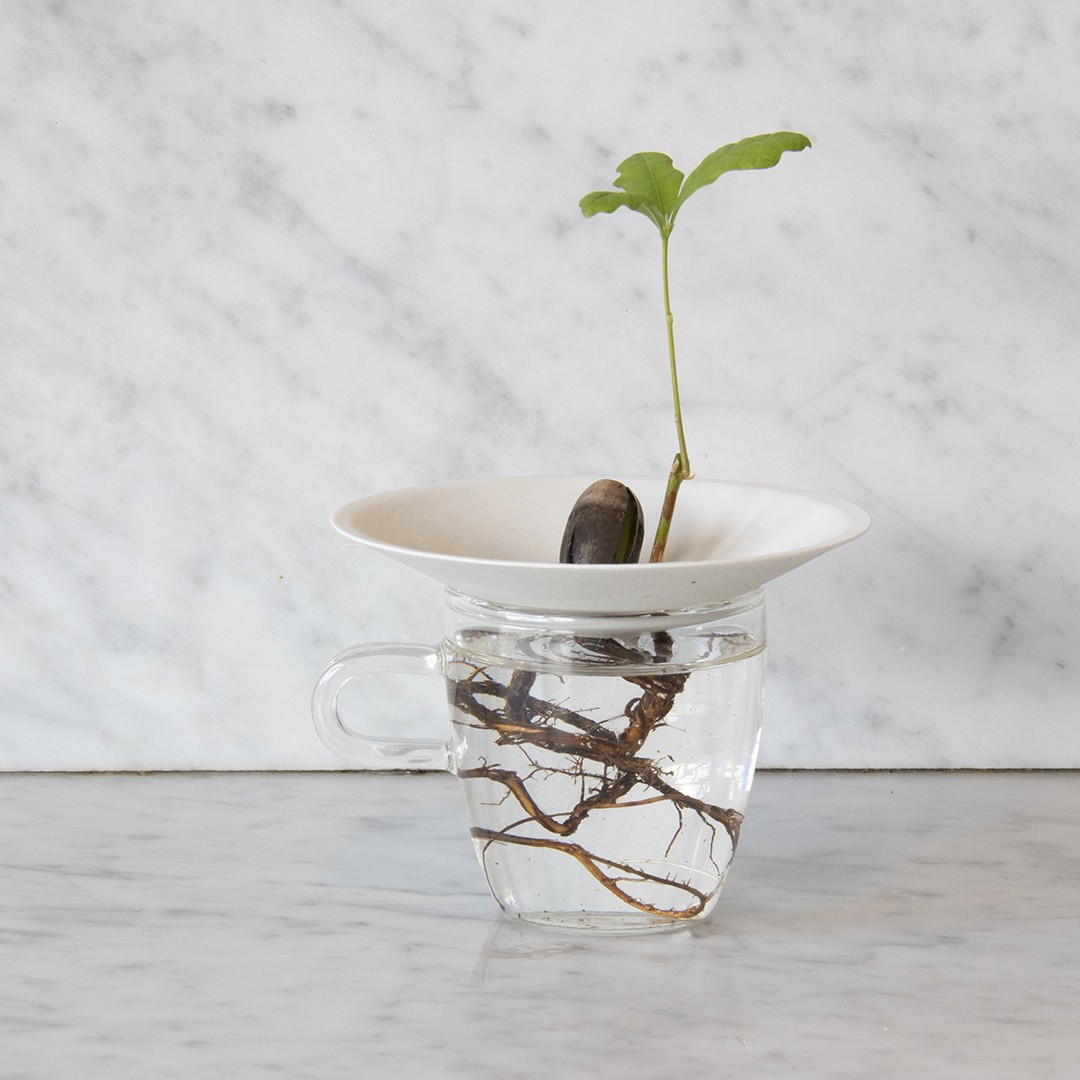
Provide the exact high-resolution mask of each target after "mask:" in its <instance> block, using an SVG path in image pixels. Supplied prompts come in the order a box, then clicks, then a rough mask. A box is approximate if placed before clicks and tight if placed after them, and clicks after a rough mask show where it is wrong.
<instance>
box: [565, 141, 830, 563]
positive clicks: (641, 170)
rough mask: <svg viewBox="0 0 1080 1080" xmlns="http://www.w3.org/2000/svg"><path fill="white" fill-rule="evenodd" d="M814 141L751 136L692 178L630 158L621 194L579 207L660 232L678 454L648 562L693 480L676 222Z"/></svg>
mask: <svg viewBox="0 0 1080 1080" xmlns="http://www.w3.org/2000/svg"><path fill="white" fill-rule="evenodd" d="M809 145H810V140H809V139H808V138H807V137H806V136H805V135H799V134H798V133H797V132H794V131H777V132H774V133H773V134H771V135H752V136H751V137H750V138H748V139H742V140H741V141H740V142H736V143H729V144H728V145H726V146H721V147H720V149H719V150H714V151H713V152H712V153H711V154H709V155H708V157H706V158H705V160H704V161H702V163H701V164H700V165H698V167H697V168H696V169H694V170H693V172H691V173H690V175H689V176H686V177H684V176H683V174H682V173H681V172H680V171H679V170H678V169H676V168H675V166H674V165H673V164H672V161H671V158H669V157H668V156H667V154H658V153H656V152H654V151H649V152H646V153H641V154H631V156H630V157H628V158H627V159H626V160H625V161H624V162H623V163H622V164H621V165H620V166H619V172H618V175H617V176H616V177H615V187H616V188H619V189H620V190H618V191H591V192H589V194H588V195H586V196H585V197H584V198H583V199H582V200H581V202H580V204H579V205H580V206H581V212H582V213H583V214H584V215H585V216H586V217H592V216H593V215H594V214H611V213H613V212H614V211H616V210H618V209H619V208H620V207H623V206H625V207H627V208H628V209H630V210H636V211H637V212H638V213H639V214H644V215H645V217H647V218H648V219H649V220H650V221H651V222H652V223H653V224H654V225H655V226H656V227H657V229H659V231H660V257H661V268H662V282H663V292H664V317H665V319H666V320H667V344H668V364H669V367H670V370H671V394H672V399H673V402H674V406H675V431H676V434H677V435H678V440H679V449H678V451H677V452H676V454H675V460H674V462H673V463H672V466H671V472H670V474H669V475H668V481H667V487H666V488H665V491H664V504H663V507H662V508H661V511H660V519H659V523H658V525H657V528H656V536H655V539H654V540H653V547H652V554H651V555H650V557H649V561H650V562H660V561H661V560H662V559H663V557H664V548H665V547H666V545H667V538H668V531H669V530H670V528H671V517H672V514H673V513H674V512H675V500H676V498H677V497H678V494H679V486H680V485H681V484H682V482H683V481H684V480H689V479H690V477H691V475H692V473H691V471H690V455H689V454H688V453H687V449H686V435H685V432H684V431H683V418H682V403H681V402H680V400H679V371H678V366H677V364H676V361H675V317H674V316H673V315H672V313H671V290H670V287H669V283H668V242H669V240H670V238H671V233H672V230H673V229H674V228H675V219H676V218H677V216H678V214H679V211H680V210H681V209H682V207H683V204H684V203H685V202H686V200H687V199H689V198H690V196H691V195H693V194H694V193H695V192H696V191H699V190H700V189H701V188H703V187H708V185H709V184H711V183H713V182H714V181H716V180H718V179H719V178H720V177H721V176H723V175H724V173H726V172H733V171H735V170H736V169H769V168H771V167H772V166H773V165H775V164H776V163H777V162H778V161H779V160H780V157H781V155H782V154H783V153H784V152H785V151H787V150H805V149H806V147H808V146H809Z"/></svg>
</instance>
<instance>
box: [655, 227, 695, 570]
mask: <svg viewBox="0 0 1080 1080" xmlns="http://www.w3.org/2000/svg"><path fill="white" fill-rule="evenodd" d="M670 235H671V223H670V222H668V223H666V224H664V225H663V226H661V228H660V242H661V254H662V262H663V275H664V316H665V318H666V319H667V341H668V363H669V365H670V367H671V397H672V400H673V402H674V403H675V432H676V434H677V435H678V437H679V452H678V453H677V454H676V455H675V460H674V462H673V463H672V465H671V472H670V474H669V475H668V482H667V488H666V489H665V491H664V505H663V508H662V509H661V511H660V520H659V522H658V523H657V526H656V537H655V539H654V540H653V548H652V554H651V555H650V556H649V562H662V561H663V558H664V548H665V547H666V546H667V538H668V531H669V530H670V529H671V516H672V514H674V512H675V500H676V498H677V497H678V494H679V485H680V484H681V483H682V482H683V481H684V480H689V479H690V455H689V454H688V453H687V452H686V435H685V433H684V432H683V422H682V402H681V401H680V399H679V369H678V366H677V365H676V363H675V316H674V315H672V313H671V291H670V289H669V287H668V238H669V237H670Z"/></svg>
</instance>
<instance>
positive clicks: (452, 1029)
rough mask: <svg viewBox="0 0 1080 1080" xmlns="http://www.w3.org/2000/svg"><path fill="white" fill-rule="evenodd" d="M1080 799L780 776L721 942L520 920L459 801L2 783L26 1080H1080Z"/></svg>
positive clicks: (400, 789)
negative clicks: (603, 934)
mask: <svg viewBox="0 0 1080 1080" xmlns="http://www.w3.org/2000/svg"><path fill="white" fill-rule="evenodd" d="M1078 802H1080V774H1077V773H1009V774H993V775H987V774H967V773H950V774H906V773H898V774H892V773H875V774H831V773H795V774H786V773H765V774H761V775H759V777H758V779H757V782H756V785H755V790H754V797H753V799H752V802H751V807H750V813H749V815H748V818H747V823H746V827H745V830H744V834H743V843H742V846H741V848H740V852H739V855H738V857H737V858H736V860H735V865H734V869H733V872H732V876H731V877H730V879H729V882H728V885H727V887H726V889H725V891H724V894H723V896H722V897H721V901H720V905H719V907H718V908H717V910H716V912H715V913H714V914H713V916H712V917H711V918H710V920H709V921H707V922H706V923H704V924H702V925H700V926H695V927H693V928H684V929H681V930H678V931H675V932H672V933H666V934H656V935H650V936H640V937H619V938H598V937H592V936H580V935H574V934H567V933H560V932H553V931H544V930H539V929H534V928H529V927H524V926H520V925H517V924H514V923H511V922H510V921H508V920H506V919H505V918H503V917H502V916H501V915H500V914H499V913H498V912H497V910H496V909H495V906H494V903H493V901H492V900H491V899H490V897H489V895H488V893H487V891H486V886H485V885H484V883H483V879H482V876H481V875H480V871H479V868H478V866H477V864H476V861H475V858H474V856H473V853H472V848H471V845H470V843H469V841H468V839H467V837H466V835H465V833H464V826H463V812H462V810H461V808H460V805H459V802H458V796H457V792H456V791H455V789H454V781H453V780H452V779H451V778H450V777H447V776H442V775H413V776H410V775H396V776H391V775H358V774H348V773H343V774H280V773H268V774H164V775H163V774H158V775H148V776H137V775H98V776H81V775H6V776H3V777H0V836H2V837H3V843H2V847H0V881H2V890H3V894H2V901H0V1047H2V1052H0V1074H2V1075H3V1077H4V1080H31V1078H32V1080H38V1078H49V1080H55V1078H57V1077H76V1076H77V1077H79V1078H80V1080H93V1078H97V1077H102V1078H105V1077H108V1078H110V1080H122V1078H125V1077H140V1078H145V1077H152V1078H154V1080H170V1078H173V1077H175V1078H181V1077H183V1078H185V1080H186V1078H188V1077H191V1076H198V1075H204V1076H212V1077H214V1078H215V1080H223V1078H228V1077H243V1078H255V1077H278V1076H280V1077H287V1078H289V1080H324V1078H327V1080H329V1078H338V1077H342V1078H344V1077H350V1078H352V1077H365V1078H369V1077H370V1078H378V1077H422V1078H427V1077H461V1078H469V1080H486V1078H489V1077H490V1078H498V1080H541V1078H544V1077H558V1078H560V1080H575V1078H579V1077H581V1078H584V1077H590V1078H593V1077H613V1078H614V1077H618V1078H638V1077H640V1078H646V1077H647V1078H656V1077H664V1078H675V1080H678V1078H682V1077H691V1076H693V1077H718V1076H739V1077H754V1078H756V1080H763V1078H772V1077H797V1078H799V1080H807V1078H816V1077H821V1078H829V1080H843V1078H848V1077H850V1078H859V1080H863V1078H866V1077H871V1076H872V1077H874V1078H875V1080H890V1078H893V1077H896V1078H901V1077H903V1078H904V1080H909V1078H910V1077H911V1076H918V1075H926V1076H947V1077H949V1078H950V1080H962V1078H967V1077H971V1078H975V1077H978V1078H979V1080H987V1078H993V1077H1006V1076H1008V1077H1016V1076H1031V1077H1035V1076H1037V1077H1040V1078H1042V1080H1047V1078H1057V1077H1074V1076H1075V1075H1077V1073H1076V1069H1077V1065H1076V1062H1077V1061H1078V1060H1080V1034H1078V1028H1077V1025H1076V1013H1077V1003H1078V1000H1080V920H1078V917H1077V912H1078V902H1077V901H1078V897H1080V890H1078V888H1077V883H1078V880H1080V843H1078V840H1080V828H1078V825H1077V819H1076V806H1077V804H1078Z"/></svg>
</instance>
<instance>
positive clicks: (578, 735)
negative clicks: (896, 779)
mask: <svg viewBox="0 0 1080 1080" xmlns="http://www.w3.org/2000/svg"><path fill="white" fill-rule="evenodd" d="M446 613H447V629H446V635H445V637H444V639H443V641H442V642H441V644H440V645H439V646H437V647H436V648H434V649H429V648H425V647H422V646H416V645H393V644H381V645H370V646H358V647H357V648H355V649H352V650H349V651H348V652H347V653H344V654H342V656H340V657H338V658H336V659H335V660H334V661H333V662H332V663H331V664H330V666H329V667H328V668H327V669H326V671H325V672H324V673H323V676H322V678H321V679H320V681H319V684H318V686H317V687H316V690H315V697H314V703H313V707H314V715H315V720H316V726H317V728H318V730H319V733H320V735H321V736H322V738H323V740H324V741H325V742H326V744H327V745H328V746H329V747H330V748H331V749H332V750H334V751H335V752H336V753H338V754H340V755H342V756H343V757H346V758H349V759H352V760H357V759H358V758H360V757H366V759H367V760H368V761H370V756H371V753H372V750H373V749H375V750H377V751H379V752H381V753H383V754H386V755H389V756H391V757H396V758H398V759H399V760H400V761H401V764H405V765H407V766H411V767H424V766H425V765H426V767H444V768H449V769H450V771H452V772H453V773H455V774H456V775H457V777H458V779H459V780H460V782H461V789H462V793H463V796H464V801H465V806H466V811H467V815H468V822H469V827H470V832H471V835H472V839H473V843H474V845H475V847H476V853H477V856H478V857H479V860H480V864H481V866H482V867H483V870H484V873H485V876H486V878H487V882H488V885H489V886H490V888H491V892H492V894H493V895H494V897H495V899H496V900H497V901H498V903H499V905H500V906H501V907H502V909H503V910H504V911H505V912H506V913H507V914H509V915H511V916H513V917H516V918H519V919H523V920H526V921H528V922H534V923H541V924H545V925H549V926H557V927H564V928H581V929H591V930H609V931H642V930H649V929H658V928H661V927H667V926H678V925H681V924H684V923H686V922H687V921H690V920H693V919H699V918H701V917H703V916H705V915H707V914H708V913H709V911H710V910H711V909H712V908H713V906H714V905H715V903H716V900H717V898H718V896H719V893H720V889H721V887H722V886H723V883H724V879H725V877H726V875H727V872H728V869H729V867H730V865H731V860H732V857H733V855H734V852H735V847H736V844H737V842H738V836H739V828H740V825H741V823H742V820H743V815H744V813H745V810H746V804H747V800H748V797H749V793H750V786H751V782H752V780H753V775H754V768H755V764H756V760H757V751H758V742H759V737H760V730H761V716H762V691H763V685H764V670H765V606H764V596H763V592H762V591H761V590H756V591H754V592H751V593H749V594H747V595H744V596H741V597H738V598H736V599H733V600H728V601H725V602H724V603H720V604H713V605H708V606H702V607H695V608H687V609H681V610H673V611H664V612H657V613H652V614H643V615H573V614H548V613H543V612H536V611H520V610H513V609H511V608H507V607H503V606H500V605H498V604H495V603H490V602H487V601H481V600H475V599H471V598H469V597H466V596H463V595H461V594H459V593H455V592H453V591H452V590H448V592H447V608H446ZM389 671H412V672H417V673H431V674H441V675H442V676H443V678H444V679H445V682H446V688H447V696H448V700H449V705H450V741H449V743H448V744H447V743H445V742H432V741H430V740H419V739H410V740H400V741H398V742H395V741H393V740H387V739H382V738H376V737H374V736H370V735H365V734H363V733H361V732H358V731H356V730H353V729H351V728H349V727H348V726H347V725H346V724H345V722H344V721H343V720H342V718H341V716H340V715H339V712H338V697H339V694H340V692H341V690H342V688H343V687H344V686H345V685H346V684H347V683H348V682H350V681H351V680H353V679H355V678H358V677H360V676H362V675H364V676H367V675H371V674H377V673H379V672H389Z"/></svg>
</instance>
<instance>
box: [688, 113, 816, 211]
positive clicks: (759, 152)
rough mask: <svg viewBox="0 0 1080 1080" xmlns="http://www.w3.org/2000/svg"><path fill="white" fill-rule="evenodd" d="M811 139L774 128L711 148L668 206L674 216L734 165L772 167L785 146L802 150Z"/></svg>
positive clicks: (747, 167) (759, 167) (737, 166)
mask: <svg viewBox="0 0 1080 1080" xmlns="http://www.w3.org/2000/svg"><path fill="white" fill-rule="evenodd" d="M809 145H810V140H809V139H808V138H807V137H806V136H805V135H800V134H799V133H798V132H795V131H775V132H773V133H772V134H771V135H751V136H750V138H748V139H742V140H740V141H739V142H737V143H728V145H727V146H721V147H720V149H719V150H714V151H713V152H712V153H711V154H709V156H708V157H707V158H705V160H704V161H703V162H702V163H701V164H700V165H699V166H698V167H697V168H696V169H695V170H694V171H693V172H692V173H691V174H690V175H689V176H688V177H687V178H686V183H685V184H683V186H682V190H681V191H680V192H679V195H678V198H677V199H676V201H675V205H674V207H673V209H672V210H671V217H672V219H674V217H675V215H676V214H677V213H678V212H679V208H680V207H681V206H682V204H683V203H684V202H686V200H687V199H689V198H690V196H691V195H693V194H694V192H695V191H697V190H698V189H699V188H703V187H707V186H708V185H709V184H711V183H712V182H713V181H714V180H718V179H719V178H720V177H721V176H723V175H724V173H726V172H732V171H734V170H735V169H771V168H772V167H773V166H774V165H775V164H776V163H777V162H778V161H779V160H780V156H781V155H782V154H783V153H784V151H785V150H805V149H806V148H807V147H808V146H809Z"/></svg>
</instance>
